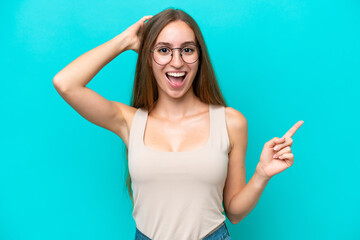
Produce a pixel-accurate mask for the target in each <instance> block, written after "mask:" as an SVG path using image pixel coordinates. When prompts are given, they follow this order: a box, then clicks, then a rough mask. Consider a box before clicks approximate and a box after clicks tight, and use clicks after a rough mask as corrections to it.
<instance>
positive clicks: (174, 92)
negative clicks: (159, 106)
mask: <svg viewBox="0 0 360 240" xmlns="http://www.w3.org/2000/svg"><path fill="white" fill-rule="evenodd" d="M191 41H192V42H193V44H196V39H195V34H194V32H193V30H192V29H191V28H190V27H189V26H188V25H187V24H186V23H185V22H183V21H175V22H171V23H169V24H168V25H166V26H165V27H164V28H163V29H162V30H161V32H160V34H159V36H158V38H157V39H156V42H155V45H154V47H153V49H154V48H155V47H157V46H169V47H170V48H182V47H184V46H186V45H183V43H185V42H191ZM161 42H165V43H168V45H164V44H162V43H161ZM159 43H161V44H159ZM187 51H188V50H187ZM165 52H166V50H165ZM199 61H200V59H198V60H197V61H196V62H194V63H186V62H184V61H183V60H182V58H181V56H180V49H174V50H173V57H172V59H171V61H170V62H169V63H168V64H166V65H159V64H158V63H156V62H155V61H154V58H151V67H152V70H153V73H154V76H155V79H156V82H157V85H158V91H159V97H160V95H163V94H166V95H168V96H170V97H173V98H179V97H182V96H183V95H184V94H185V93H187V92H188V91H189V90H191V92H193V91H192V83H193V81H194V78H195V76H196V73H197V70H198V66H199ZM169 72H170V73H171V72H180V73H182V72H185V74H186V75H185V78H184V80H183V81H180V80H177V79H182V78H172V77H168V76H169V75H168V74H169Z"/></svg>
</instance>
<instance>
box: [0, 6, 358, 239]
mask: <svg viewBox="0 0 360 240" xmlns="http://www.w3.org/2000/svg"><path fill="white" fill-rule="evenodd" d="M168 7H175V8H180V9H182V10H184V11H186V12H187V13H189V14H190V15H191V16H192V17H193V18H194V19H195V20H196V21H197V23H198V24H199V26H200V28H201V30H202V33H203V35H204V38H205V42H206V44H207V46H208V49H209V53H210V57H211V60H212V63H213V66H214V69H215V72H216V76H217V78H218V81H219V84H220V87H221V90H222V92H223V94H224V96H225V98H226V101H227V104H228V105H229V106H231V107H233V108H235V109H237V110H238V111H240V112H242V113H243V114H244V115H245V117H246V118H247V120H248V125H249V139H248V150H247V155H246V167H247V179H248V180H249V179H250V178H251V176H252V175H253V173H254V170H255V167H256V164H257V163H258V161H259V157H260V153H261V151H262V148H263V146H264V143H265V142H266V141H269V140H270V139H272V138H273V137H281V136H282V135H283V134H284V133H285V132H286V131H287V130H288V129H289V128H290V127H291V126H293V125H294V124H295V123H296V122H297V121H299V120H304V124H303V125H302V126H301V128H300V129H299V130H298V131H297V133H296V134H295V135H294V136H293V140H294V143H293V146H292V151H293V153H294V156H295V163H294V165H293V166H292V167H291V168H289V169H288V170H286V171H285V172H282V173H280V174H279V175H276V176H275V177H274V178H273V179H272V180H271V181H270V182H269V184H268V186H267V187H266V189H265V191H264V193H263V195H262V197H261V199H260V201H259V203H258V204H257V206H256V207H255V209H254V210H253V211H252V212H251V213H250V214H249V215H248V216H247V217H246V218H245V219H244V220H243V221H241V222H240V223H239V224H237V225H233V224H231V223H230V221H229V220H226V223H227V225H228V228H229V231H230V235H231V236H232V238H233V239H235V240H237V239H239V240H241V239H259V240H260V239H274V240H275V239H276V240H288V239H291V240H298V239H299V240H300V239H301V240H302V239H360V230H359V224H360V222H359V216H360V208H359V203H360V191H359V183H360V181H359V170H360V161H359V160H360V158H359V140H358V139H359V138H358V137H359V133H360V132H359V124H358V121H359V103H360V101H359V94H358V92H359V90H360V89H359V86H360V85H359V80H360V57H359V56H360V27H359V26H360V2H359V1H358V0H353V1H350V0H344V1H340V0H339V1H334V0H327V1H320V0H319V1H311V0H270V1H265V0H264V1H260V0H244V1H215V0H211V1H209V0H202V1H188V0H184V1H181V2H179V1H161V0H159V1H148V0H147V1H130V2H127V1H114V0H106V1H85V0H79V1H69V0H65V1H44V0H28V1H2V2H1V3H0V23H1V39H0V44H1V54H0V70H1V77H0V78H1V94H0V104H1V118H0V119H1V120H0V121H1V140H0V141H1V144H0V150H1V155H0V239H1V240H48V239H51V240H63V239H67V240H73V239H74V240H75V239H76V240H78V239H86V240H95V239H96V240H98V239H106V240H112V239H114V240H115V239H133V238H134V234H135V222H134V220H133V217H132V215H131V214H132V212H131V211H130V208H131V202H130V199H129V197H128V195H127V192H126V191H125V187H124V186H125V180H124V177H125V166H126V165H125V162H124V161H125V154H124V144H123V142H122V140H121V139H120V138H119V137H118V136H117V135H115V134H114V133H112V132H110V131H108V130H106V129H103V128H100V127H98V126H96V125H94V124H92V123H91V122H89V121H87V120H86V119H84V118H83V117H81V116H80V115H79V114H78V113H77V112H76V111H75V110H74V109H72V108H71V107H70V106H69V105H68V104H67V103H66V102H65V101H64V100H63V99H62V98H61V97H60V95H59V94H58V93H57V92H56V90H55V88H54V86H53V82H52V81H53V77H54V76H55V75H56V73H58V72H59V71H60V70H61V69H62V68H64V67H65V66H66V65H67V64H69V63H70V62H71V61H73V60H74V59H75V58H77V57H78V56H80V55H81V54H83V53H85V52H87V51H89V50H91V49H93V48H95V47H96V46H98V45H100V44H102V43H104V42H106V41H108V40H110V39H112V38H113V37H115V36H116V35H118V34H120V33H121V32H122V31H124V30H125V29H126V28H127V27H129V26H130V25H132V24H133V23H135V22H136V21H138V20H139V19H140V18H141V17H142V16H144V15H155V14H156V13H158V12H160V11H162V10H164V9H166V8H168ZM136 58H137V54H136V53H135V52H133V51H127V52H124V53H122V54H121V55H120V56H118V57H117V58H116V59H114V60H113V61H112V62H111V63H109V64H108V65H107V66H105V67H104V68H103V69H102V70H101V71H100V72H99V73H98V75H96V76H95V78H94V79H93V80H92V81H91V82H90V83H89V84H88V87H89V88H91V89H93V90H95V91H96V92H98V93H99V94H101V95H102V96H103V97H105V98H107V99H109V100H113V101H119V102H123V103H126V104H129V103H130V96H131V91H132V86H133V78H134V71H135V63H136Z"/></svg>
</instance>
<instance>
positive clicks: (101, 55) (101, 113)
mask: <svg viewBox="0 0 360 240" xmlns="http://www.w3.org/2000/svg"><path fill="white" fill-rule="evenodd" d="M150 17H151V16H144V17H143V18H141V19H140V20H139V21H138V22H136V23H135V24H134V25H132V26H130V27H129V28H128V29H127V30H126V31H124V32H123V33H121V34H119V35H117V36H116V37H114V38H113V39H111V40H110V41H108V42H105V43H104V44H102V45H100V46H98V47H96V48H94V49H92V50H90V51H88V52H86V53H84V54H83V55H81V56H79V57H78V58H76V59H75V60H74V61H72V62H71V63H70V64H69V65H67V66H66V67H65V68H64V69H62V70H61V71H60V72H59V73H57V74H56V75H55V77H54V78H53V84H54V86H55V89H56V90H57V92H58V93H59V94H60V95H61V97H62V98H63V99H64V100H65V101H66V102H67V103H68V104H69V105H70V106H71V107H72V108H74V109H75V111H77V112H78V113H79V114H80V115H81V116H83V117H84V118H85V119H87V120H88V121H90V122H92V123H94V124H96V125H98V126H100V127H103V128H105V129H108V130H110V131H112V132H114V133H115V134H117V135H119V136H120V137H121V138H122V140H123V141H124V142H125V143H126V145H127V140H128V139H127V138H128V132H129V129H128V125H127V122H126V114H128V113H129V112H131V111H134V109H135V108H133V107H131V106H128V105H126V104H123V103H120V102H115V101H109V100H107V99H105V98H104V97H102V96H101V95H100V94H98V93H96V92H95V91H93V90H91V89H90V88H88V87H86V85H87V84H88V83H89V82H90V80H91V79H92V78H93V77H94V76H95V75H96V74H97V73H98V72H99V71H100V70H101V69H102V68H103V67H104V66H105V65H106V64H108V63H109V62H110V61H112V60H113V59H114V58H115V57H117V56H118V55H119V54H121V53H122V52H124V51H126V50H130V49H131V50H134V51H135V52H138V47H139V43H140V40H139V38H138V36H137V34H138V31H139V30H140V29H141V28H142V27H143V24H144V22H145V21H146V20H148V19H149V18H150ZM135 110H136V109H135Z"/></svg>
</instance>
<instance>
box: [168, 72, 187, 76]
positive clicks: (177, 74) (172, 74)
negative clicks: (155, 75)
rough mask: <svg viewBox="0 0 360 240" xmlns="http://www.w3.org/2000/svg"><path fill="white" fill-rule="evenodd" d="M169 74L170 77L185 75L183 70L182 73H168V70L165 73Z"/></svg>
mask: <svg viewBox="0 0 360 240" xmlns="http://www.w3.org/2000/svg"><path fill="white" fill-rule="evenodd" d="M167 74H168V75H169V76H172V77H182V76H185V72H182V73H170V72H168V73H167Z"/></svg>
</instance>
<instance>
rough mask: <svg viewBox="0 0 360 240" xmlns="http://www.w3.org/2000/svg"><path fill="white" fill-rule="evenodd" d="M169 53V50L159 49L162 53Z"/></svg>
mask: <svg viewBox="0 0 360 240" xmlns="http://www.w3.org/2000/svg"><path fill="white" fill-rule="evenodd" d="M167 51H169V49H167V48H160V49H159V52H160V53H167Z"/></svg>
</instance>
